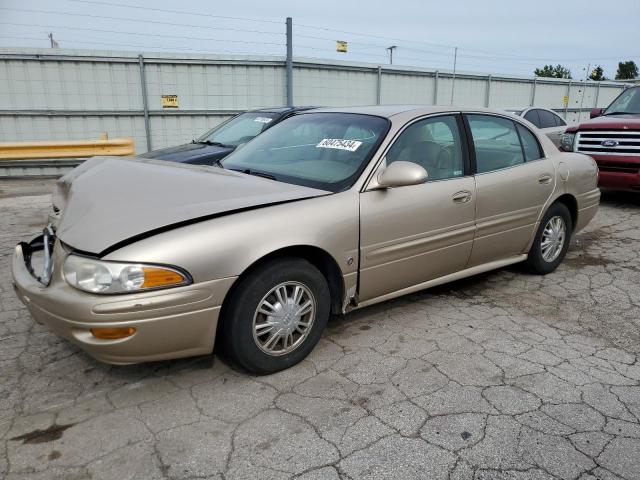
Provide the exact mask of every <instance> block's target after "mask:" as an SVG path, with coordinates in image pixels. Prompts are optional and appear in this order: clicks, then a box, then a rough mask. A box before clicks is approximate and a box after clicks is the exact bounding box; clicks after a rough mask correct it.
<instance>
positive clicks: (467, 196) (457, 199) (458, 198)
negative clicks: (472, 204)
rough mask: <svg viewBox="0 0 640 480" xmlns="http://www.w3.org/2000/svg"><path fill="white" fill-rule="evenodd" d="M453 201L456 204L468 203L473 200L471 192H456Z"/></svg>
mask: <svg viewBox="0 0 640 480" xmlns="http://www.w3.org/2000/svg"><path fill="white" fill-rule="evenodd" d="M451 199H452V200H453V202H454V203H467V202H468V201H469V200H471V192H470V191H468V190H462V191H461V192H456V193H454V194H453V195H452V197H451Z"/></svg>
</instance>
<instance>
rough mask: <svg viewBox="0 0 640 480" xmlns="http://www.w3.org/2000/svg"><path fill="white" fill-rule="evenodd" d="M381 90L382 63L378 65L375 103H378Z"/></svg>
mask: <svg viewBox="0 0 640 480" xmlns="http://www.w3.org/2000/svg"><path fill="white" fill-rule="evenodd" d="M381 91H382V65H378V85H377V87H376V105H380V93H381Z"/></svg>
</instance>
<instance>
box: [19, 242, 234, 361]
mask: <svg viewBox="0 0 640 480" xmlns="http://www.w3.org/2000/svg"><path fill="white" fill-rule="evenodd" d="M54 255H56V256H57V257H58V258H57V261H56V267H58V268H57V273H56V269H55V267H54V275H53V277H52V279H51V283H50V284H49V285H48V286H44V285H43V284H41V283H40V282H39V281H38V280H36V279H35V278H34V277H33V276H32V275H31V273H30V272H29V270H28V269H27V266H26V264H25V261H24V255H23V252H22V247H21V246H20V245H18V246H17V247H16V249H15V251H14V255H13V262H12V273H13V282H14V289H15V292H16V294H17V296H18V298H19V299H20V300H21V301H22V303H24V304H25V306H26V307H27V308H28V310H29V312H30V313H31V315H32V316H33V318H34V320H35V321H36V322H38V323H40V324H43V325H46V326H47V327H48V328H50V329H51V330H52V331H53V332H55V333H56V334H57V335H59V336H60V337H62V338H65V339H67V340H69V341H71V342H72V343H74V344H76V345H78V346H79V347H80V348H81V349H82V350H84V351H86V352H87V353H88V354H89V355H91V356H92V357H94V358H96V359H98V360H101V361H103V362H107V363H114V364H127V363H139V362H146V361H155V360H166V359H171V358H179V357H187V356H192V355H201V354H207V353H211V352H212V351H213V345H214V341H215V333H216V328H217V323H218V316H219V313H220V306H221V304H222V300H223V299H224V296H225V295H226V292H227V291H228V289H229V288H230V286H231V284H232V283H233V280H234V278H227V279H220V280H214V281H209V282H201V283H196V284H193V285H188V286H186V287H179V288H173V289H167V290H163V291H156V292H147V293H138V294H125V295H108V296H107V295H92V294H89V293H85V292H81V291H80V290H77V289H75V288H73V287H71V286H70V285H68V284H67V283H66V281H65V280H64V279H63V278H62V275H61V273H60V270H61V268H59V267H60V266H61V262H62V259H61V258H60V257H61V256H66V255H65V252H64V250H63V249H62V248H61V247H60V245H59V244H57V245H56V251H55V252H54ZM125 326H126V327H133V328H135V329H136V332H135V333H134V334H133V335H131V336H129V337H127V338H123V339H118V340H102V339H98V338H95V337H94V336H93V335H92V334H91V332H90V329H91V328H95V327H125Z"/></svg>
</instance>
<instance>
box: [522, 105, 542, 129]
mask: <svg viewBox="0 0 640 480" xmlns="http://www.w3.org/2000/svg"><path fill="white" fill-rule="evenodd" d="M524 119H525V120H526V121H528V122H531V123H533V124H534V125H535V126H536V127H538V128H540V117H538V110H537V109H536V108H534V109H533V110H529V111H528V112H527V113H526V114H525V116H524Z"/></svg>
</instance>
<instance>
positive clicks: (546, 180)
mask: <svg viewBox="0 0 640 480" xmlns="http://www.w3.org/2000/svg"><path fill="white" fill-rule="evenodd" d="M552 179H553V177H552V176H551V175H549V174H548V173H543V174H542V175H540V176H539V177H538V183H541V184H542V185H549V184H550V183H551V180H552Z"/></svg>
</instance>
